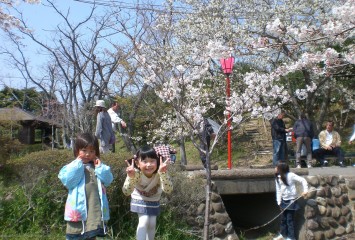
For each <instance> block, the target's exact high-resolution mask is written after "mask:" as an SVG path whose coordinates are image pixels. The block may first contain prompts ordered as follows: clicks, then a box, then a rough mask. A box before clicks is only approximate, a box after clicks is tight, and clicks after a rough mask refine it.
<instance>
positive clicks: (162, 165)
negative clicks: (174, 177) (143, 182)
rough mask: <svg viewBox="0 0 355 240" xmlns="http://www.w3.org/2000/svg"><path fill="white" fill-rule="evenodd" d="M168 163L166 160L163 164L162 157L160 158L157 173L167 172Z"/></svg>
mask: <svg viewBox="0 0 355 240" xmlns="http://www.w3.org/2000/svg"><path fill="white" fill-rule="evenodd" d="M168 163H169V161H168V160H166V161H165V162H163V157H162V156H160V165H159V170H158V172H162V173H166V172H167V170H168Z"/></svg>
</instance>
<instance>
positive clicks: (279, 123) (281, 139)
mask: <svg viewBox="0 0 355 240" xmlns="http://www.w3.org/2000/svg"><path fill="white" fill-rule="evenodd" d="M284 116H285V111H281V112H280V113H279V114H278V115H277V117H276V118H273V119H272V120H271V136H272V145H273V156H272V163H273V165H274V166H276V165H277V164H278V162H279V161H285V160H286V159H285V152H286V133H287V132H289V131H290V130H292V128H291V129H286V127H285V123H284V121H283V120H282V119H283V118H284Z"/></svg>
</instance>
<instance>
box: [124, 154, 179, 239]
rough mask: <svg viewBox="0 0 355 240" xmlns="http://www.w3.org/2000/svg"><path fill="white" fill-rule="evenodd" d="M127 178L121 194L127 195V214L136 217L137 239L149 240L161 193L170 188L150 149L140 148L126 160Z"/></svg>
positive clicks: (159, 161)
mask: <svg viewBox="0 0 355 240" xmlns="http://www.w3.org/2000/svg"><path fill="white" fill-rule="evenodd" d="M126 163H127V168H126V172H127V178H126V180H125V183H124V185H123V187H122V191H123V193H124V194H125V195H126V196H128V195H131V212H135V213H137V214H138V218H139V222H138V227H137V240H153V239H154V236H155V226H156V220H157V215H158V214H159V212H160V202H159V201H160V197H161V194H162V192H163V191H164V192H165V193H171V192H172V190H173V185H172V183H171V180H170V178H169V176H168V174H167V167H168V165H167V163H168V160H166V161H165V162H163V160H162V157H161V156H160V159H159V157H158V155H157V153H156V152H155V150H154V149H153V148H150V147H143V148H141V149H140V150H139V151H138V152H137V154H136V156H135V158H133V159H130V160H126Z"/></svg>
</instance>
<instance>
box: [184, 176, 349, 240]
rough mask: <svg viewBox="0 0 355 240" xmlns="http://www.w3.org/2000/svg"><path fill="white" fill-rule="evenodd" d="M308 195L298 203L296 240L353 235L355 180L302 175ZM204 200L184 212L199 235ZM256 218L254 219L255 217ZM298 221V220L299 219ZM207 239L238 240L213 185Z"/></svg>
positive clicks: (343, 237)
mask: <svg viewBox="0 0 355 240" xmlns="http://www.w3.org/2000/svg"><path fill="white" fill-rule="evenodd" d="M304 178H305V179H306V180H307V182H308V184H309V192H308V195H307V197H306V199H304V200H303V201H300V202H301V206H303V207H302V208H301V210H299V211H298V215H301V216H302V221H297V223H296V225H297V224H298V226H300V225H301V226H300V227H299V232H298V239H299V240H328V239H347V238H346V236H347V235H348V234H351V233H354V226H355V223H354V220H355V219H354V216H355V215H354V214H355V179H345V178H344V177H342V176H304ZM204 214H205V199H201V201H200V203H199V204H198V206H196V205H194V206H193V205H191V206H190V208H189V209H188V211H187V219H188V221H187V222H188V224H189V225H190V226H191V227H192V229H193V230H194V231H195V232H198V234H199V235H201V236H202V232H203V227H204ZM256 217H257V216H256ZM298 220H299V219H298ZM209 228H210V238H209V239H212V240H239V238H238V236H237V234H236V233H235V231H234V228H233V224H232V221H231V219H230V217H229V215H228V213H227V212H226V209H225V207H224V203H223V201H222V198H221V196H220V195H219V193H218V189H217V187H216V185H215V184H214V183H213V184H212V193H211V206H210V223H209Z"/></svg>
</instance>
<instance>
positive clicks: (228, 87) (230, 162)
mask: <svg viewBox="0 0 355 240" xmlns="http://www.w3.org/2000/svg"><path fill="white" fill-rule="evenodd" d="M226 80H227V89H226V90H227V101H228V102H227V103H228V114H227V117H228V120H227V127H228V130H227V131H228V132H227V137H228V169H232V139H231V137H232V130H231V113H230V109H229V107H230V96H231V89H230V79H229V74H227V78H226Z"/></svg>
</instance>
